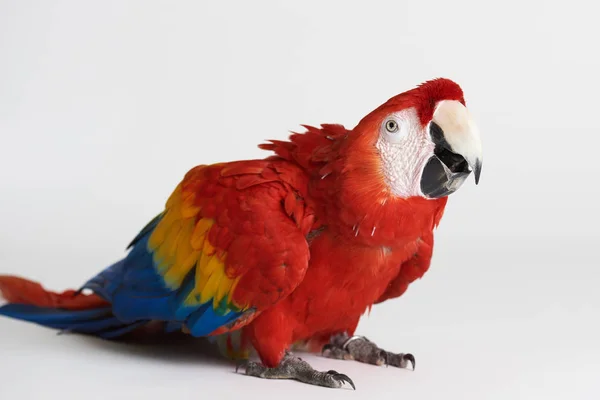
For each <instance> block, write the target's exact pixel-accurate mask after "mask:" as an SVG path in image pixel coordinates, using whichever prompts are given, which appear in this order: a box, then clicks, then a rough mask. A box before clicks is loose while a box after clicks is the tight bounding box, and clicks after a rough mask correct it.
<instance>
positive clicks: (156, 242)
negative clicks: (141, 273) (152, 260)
mask: <svg viewBox="0 0 600 400" xmlns="http://www.w3.org/2000/svg"><path fill="white" fill-rule="evenodd" d="M170 214H171V211H170V210H169V211H167V213H166V214H165V215H164V216H163V217H162V219H161V220H160V222H159V223H158V225H156V227H155V228H154V231H152V235H150V239H149V240H148V245H149V247H150V248H151V249H156V248H157V247H158V246H160V245H161V244H162V242H164V241H165V237H166V236H167V232H168V231H169V228H171V224H172V223H173V220H172V219H171V218H170Z"/></svg>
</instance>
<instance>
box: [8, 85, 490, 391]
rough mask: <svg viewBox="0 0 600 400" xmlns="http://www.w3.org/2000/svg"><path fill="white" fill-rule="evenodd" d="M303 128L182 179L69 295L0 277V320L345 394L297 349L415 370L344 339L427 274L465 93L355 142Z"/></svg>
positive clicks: (459, 177) (433, 101)
mask: <svg viewBox="0 0 600 400" xmlns="http://www.w3.org/2000/svg"><path fill="white" fill-rule="evenodd" d="M303 127H304V129H305V130H304V132H301V133H292V134H291V135H290V136H289V140H285V141H284V140H271V141H268V142H266V143H263V144H261V145H260V146H259V147H261V148H262V149H264V150H269V151H271V152H272V154H271V155H269V156H267V157H266V158H264V159H255V160H244V161H235V162H223V163H217V164H212V165H199V166H196V167H194V168H193V169H191V170H190V171H189V172H187V173H186V174H185V177H184V178H183V180H182V181H181V182H180V183H179V184H178V185H177V186H176V187H175V189H174V191H173V192H172V194H171V195H170V197H169V198H168V200H167V201H166V205H165V207H164V210H163V211H162V212H161V213H160V214H158V215H157V216H156V217H155V218H154V219H152V220H151V221H150V222H149V223H148V224H147V225H146V226H145V227H144V228H143V229H141V231H140V232H139V233H138V234H137V236H136V237H135V238H134V239H133V241H132V242H131V243H130V245H129V247H128V250H129V252H128V253H127V254H126V256H125V257H124V258H123V259H121V260H119V261H117V262H115V263H114V264H112V265H110V266H109V267H107V268H106V269H104V270H102V271H101V272H100V273H98V274H97V275H96V276H94V277H92V278H91V279H89V280H88V281H87V282H86V283H85V284H83V286H82V287H81V288H80V289H79V290H77V291H75V290H68V291H65V292H62V293H55V292H51V291H47V290H46V289H44V288H43V287H42V286H41V285H40V284H38V283H36V282H32V281H29V280H26V279H23V278H19V277H16V276H1V277H0V292H1V293H2V295H3V297H4V299H5V300H6V301H7V302H8V303H7V304H5V305H4V306H2V307H1V308H0V315H4V316H8V317H12V318H16V319H20V320H24V321H29V322H33V323H37V324H40V325H43V326H46V327H49V328H54V329H58V330H62V331H67V332H74V333H81V334H89V335H95V336H97V337H100V338H104V339H116V338H119V337H122V336H124V335H127V334H129V333H132V332H136V331H140V330H143V329H144V327H146V326H150V325H151V324H156V323H159V324H160V326H161V330H164V332H174V331H178V332H184V333H187V334H189V335H192V336H193V337H209V338H217V341H218V342H219V345H220V346H221V348H222V349H224V351H225V353H226V354H227V355H229V356H230V357H232V358H238V367H239V366H241V365H244V368H243V369H244V370H245V374H246V375H250V376H254V377H261V378H268V379H277V378H278V379H296V380H298V381H301V382H305V383H308V384H314V385H320V386H325V387H332V388H339V387H342V386H343V385H344V384H346V383H347V384H350V385H351V386H352V387H353V388H355V385H354V382H353V381H352V380H351V379H350V377H348V376H347V375H345V374H342V373H339V372H337V371H333V370H331V371H316V370H314V369H313V368H312V367H311V366H310V365H309V364H308V363H307V362H306V361H304V360H302V359H300V358H298V357H297V356H295V355H294V353H293V352H292V350H293V351H295V350H296V349H297V348H302V349H304V350H308V351H314V352H321V353H322V355H323V356H325V357H329V358H334V359H346V360H356V361H359V362H364V363H369V364H374V365H383V364H386V365H391V366H396V367H400V368H406V367H408V366H409V364H410V365H411V366H412V368H413V369H414V367H415V358H414V356H413V355H412V354H411V353H393V352H389V351H386V350H383V349H381V348H379V347H378V346H377V345H376V344H375V343H373V342H372V341H370V340H369V339H367V338H366V337H363V336H358V335H355V331H356V328H357V325H358V323H359V320H360V318H361V316H362V315H363V314H365V312H367V310H370V308H371V307H372V306H373V305H375V304H378V303H381V302H384V301H386V300H389V299H394V298H397V297H399V296H401V295H402V294H403V293H404V292H405V291H406V290H407V288H408V286H409V285H410V284H411V283H412V282H413V281H415V280H416V279H419V278H421V277H422V276H423V275H424V274H425V272H426V271H427V270H428V269H429V266H430V262H431V258H432V252H433V244H434V229H435V228H436V227H437V226H438V224H439V222H440V219H441V218H442V214H443V212H444V209H445V206H446V202H447V199H448V196H449V195H450V194H452V193H453V192H455V191H456V190H457V189H459V188H460V187H461V186H462V184H463V183H464V182H465V180H466V179H467V177H468V176H469V175H470V174H471V172H473V173H474V178H475V183H476V184H478V182H479V177H480V173H481V167H482V146H481V139H480V135H479V131H478V129H477V126H476V125H475V123H474V120H473V118H472V116H471V114H470V113H469V111H468V110H467V108H466V104H465V100H464V96H463V91H462V89H461V87H460V86H459V85H458V84H456V83H455V82H453V81H451V80H449V79H445V78H438V79H433V80H430V81H427V82H424V83H422V84H421V85H418V86H416V87H414V88H412V89H410V90H408V91H405V92H403V93H400V94H398V95H396V96H394V97H392V98H390V99H389V100H387V101H386V102H385V103H383V104H382V105H381V106H379V107H377V108H376V109H374V110H373V111H372V112H370V113H369V114H368V115H366V116H365V117H364V118H363V119H362V120H360V122H359V123H358V124H357V125H356V126H355V127H354V128H353V129H347V128H345V127H344V126H343V125H338V124H322V125H320V127H313V126H306V125H303ZM251 351H252V352H255V353H256V354H257V355H258V358H259V360H256V361H250V360H249V354H250V352H251ZM239 359H241V360H242V361H239Z"/></svg>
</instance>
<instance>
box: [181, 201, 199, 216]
mask: <svg viewBox="0 0 600 400" xmlns="http://www.w3.org/2000/svg"><path fill="white" fill-rule="evenodd" d="M199 212H200V207H198V206H195V205H193V204H189V203H183V205H182V206H181V216H182V217H183V218H191V217H194V216H196V215H198V213H199Z"/></svg>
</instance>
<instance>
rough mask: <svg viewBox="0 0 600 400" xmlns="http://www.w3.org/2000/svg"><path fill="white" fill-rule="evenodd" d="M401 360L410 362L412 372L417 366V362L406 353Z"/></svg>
mask: <svg viewBox="0 0 600 400" xmlns="http://www.w3.org/2000/svg"><path fill="white" fill-rule="evenodd" d="M402 360H404V361H408V362H410V363H411V365H412V369H413V371H414V370H415V368H416V366H417V362H416V360H415V356H413V355H412V354H410V353H406V354H404V355H403V356H402Z"/></svg>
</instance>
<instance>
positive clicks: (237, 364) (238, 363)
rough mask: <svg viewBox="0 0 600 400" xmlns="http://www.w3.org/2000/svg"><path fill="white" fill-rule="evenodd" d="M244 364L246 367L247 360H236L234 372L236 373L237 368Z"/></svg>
mask: <svg viewBox="0 0 600 400" xmlns="http://www.w3.org/2000/svg"><path fill="white" fill-rule="evenodd" d="M242 365H243V366H244V368H247V367H248V360H238V361H237V363H236V364H235V372H236V373H237V372H238V370H239V369H240V367H241V366H242Z"/></svg>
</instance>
